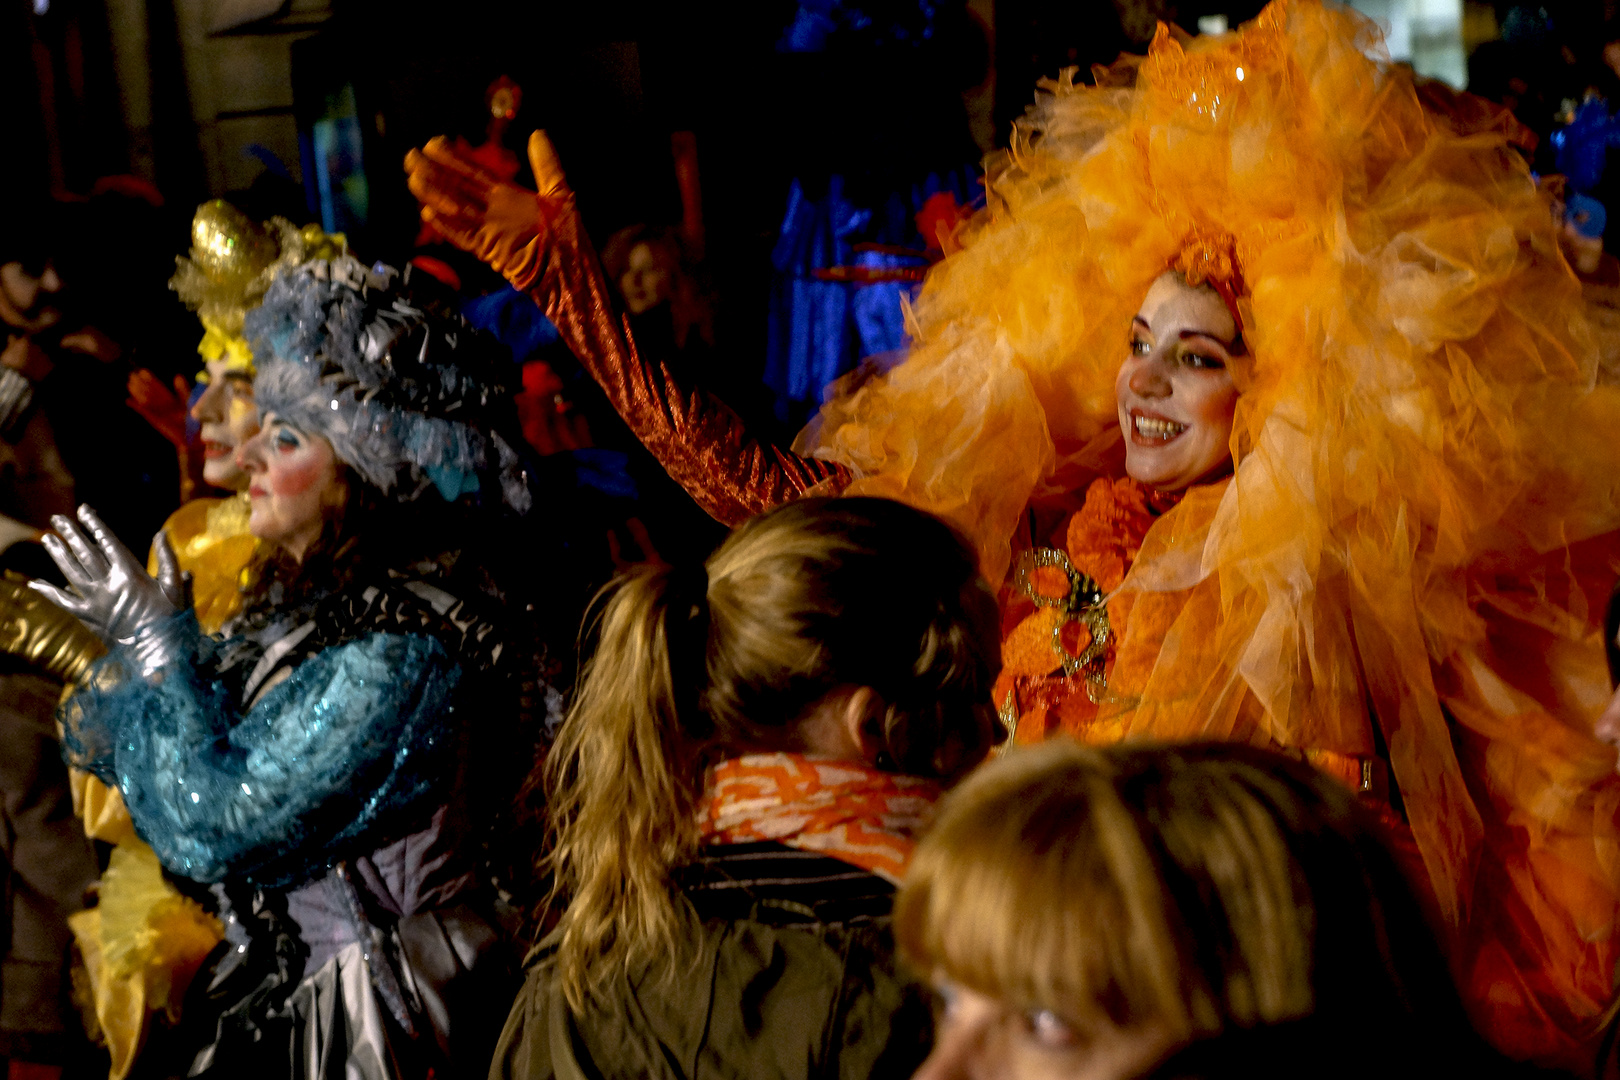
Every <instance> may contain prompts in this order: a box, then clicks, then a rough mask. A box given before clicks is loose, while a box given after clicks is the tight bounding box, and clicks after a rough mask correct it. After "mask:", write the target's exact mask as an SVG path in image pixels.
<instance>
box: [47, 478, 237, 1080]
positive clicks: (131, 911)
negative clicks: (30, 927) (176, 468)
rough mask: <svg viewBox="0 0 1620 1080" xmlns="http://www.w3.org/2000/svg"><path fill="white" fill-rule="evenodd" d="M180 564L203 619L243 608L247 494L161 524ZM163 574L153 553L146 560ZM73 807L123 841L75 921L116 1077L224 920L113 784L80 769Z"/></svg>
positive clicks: (103, 836)
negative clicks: (177, 872) (139, 829)
mask: <svg viewBox="0 0 1620 1080" xmlns="http://www.w3.org/2000/svg"><path fill="white" fill-rule="evenodd" d="M163 528H164V530H165V532H167V533H168V536H169V542H170V543H171V544H172V545H174V553H175V556H176V558H177V560H178V561H179V563H180V569H181V570H183V571H186V572H188V573H190V574H191V576H192V583H191V588H192V598H193V601H194V603H195V605H196V612H197V621H198V622H199V623H200V624H201V625H202V628H203V630H204V631H205V632H207V633H210V634H212V633H218V631H219V628H220V626H221V625H222V624H223V623H224V622H225V620H227V619H229V618H230V617H231V616H232V615H234V614H236V612H237V611H238V610H240V608H241V605H242V598H241V592H240V581H241V576H242V571H243V569H244V568H246V566H247V564H248V562H249V560H250V559H251V558H252V557H253V552H254V550H255V547H256V545H257V543H258V541H257V540H256V539H255V538H254V536H253V534H252V533H250V532H248V500H247V497H246V496H245V495H232V496H229V497H227V498H223V499H193V500H192V501H191V502H188V503H186V504H185V505H184V506H182V507H180V509H179V510H176V511H175V512H174V513H173V514H172V515H170V517H169V520H168V521H166V522H165V523H164V525H163ZM148 562H149V565H148V570H150V571H152V572H154V573H155V572H156V565H155V563H156V557H155V556H151V557H149V559H148ZM72 781H73V796H74V806H75V809H76V810H77V811H78V813H79V816H80V817H81V818H83V819H84V831H85V833H86V835H88V836H90V837H91V838H92V839H96V840H104V841H106V842H108V843H111V844H114V845H116V847H115V848H114V850H113V853H112V861H111V863H110V864H109V865H108V868H107V872H106V873H105V874H104V875H102V879H101V890H100V901H99V903H98V904H97V906H96V907H94V908H91V909H90V910H88V911H84V912H80V913H79V914H78V915H75V916H73V917H72V918H71V919H69V920H68V925H69V926H70V927H71V928H72V929H73V935H74V938H75V940H76V941H77V942H78V945H79V952H80V955H82V956H83V957H84V962H85V972H86V974H87V975H88V976H89V979H90V986H91V991H92V995H93V997H94V1004H95V1011H96V1020H97V1021H98V1023H99V1024H100V1025H101V1034H102V1038H103V1039H104V1040H105V1042H106V1044H107V1050H108V1053H109V1055H110V1056H111V1058H112V1070H111V1074H110V1080H122V1078H123V1077H125V1076H127V1075H128V1074H129V1071H130V1069H131V1068H132V1067H133V1065H134V1063H135V1059H136V1057H137V1055H138V1054H139V1053H140V1049H141V1045H142V1043H143V1042H144V1040H145V1037H146V1030H147V1025H148V1024H149V1022H150V1019H151V1017H152V1015H153V1014H155V1013H158V1012H169V1013H173V1012H174V1011H176V1010H178V1008H179V1006H180V999H181V997H182V996H183V995H184V994H185V989H186V986H187V984H188V983H189V982H190V981H191V976H192V975H193V974H195V973H196V970H197V968H198V966H199V965H200V964H201V963H202V962H203V960H204V959H205V958H206V957H207V955H208V953H209V950H211V949H212V948H213V947H214V946H215V945H216V944H217V943H218V942H219V940H220V938H221V936H222V933H223V931H222V928H221V927H220V925H219V921H218V920H217V919H215V918H214V917H213V916H211V915H209V914H207V913H206V912H205V911H203V910H202V908H200V907H198V906H197V905H196V904H195V903H194V902H193V901H191V900H189V899H187V898H186V897H184V896H182V895H181V894H180V893H179V891H177V890H176V889H175V888H174V886H172V885H170V884H169V883H168V882H166V881H165V880H164V879H163V874H162V869H161V867H159V865H158V861H157V856H156V855H154V854H153V853H152V849H151V848H150V847H148V846H147V845H146V843H145V842H144V841H143V840H141V839H140V838H139V837H137V836H136V835H135V828H134V825H133V823H132V822H131V821H130V818H129V811H128V810H127V809H125V807H124V800H123V798H122V796H120V795H119V793H118V791H117V789H116V788H110V787H108V786H107V785H105V784H103V783H102V782H101V781H100V780H97V779H96V778H95V777H93V776H90V775H89V774H88V773H82V772H77V771H75V772H73V773H72Z"/></svg>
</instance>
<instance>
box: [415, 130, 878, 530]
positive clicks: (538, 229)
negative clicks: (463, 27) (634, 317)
mask: <svg viewBox="0 0 1620 1080" xmlns="http://www.w3.org/2000/svg"><path fill="white" fill-rule="evenodd" d="M529 164H530V166H531V167H532V168H533V169H534V177H535V183H536V184H537V186H538V187H539V190H538V191H530V190H528V189H527V188H522V187H519V186H518V185H516V184H510V183H507V182H505V181H502V180H499V179H497V178H495V177H494V176H491V175H490V174H489V173H487V172H485V171H484V170H482V169H481V168H479V167H478V165H477V163H476V162H474V161H472V160H470V159H468V158H467V157H466V156H465V155H462V154H460V153H458V152H457V150H456V148H455V147H454V146H452V145H451V144H450V143H449V141H448V140H446V139H443V138H437V139H433V140H431V141H429V142H428V144H427V145H426V146H424V147H423V148H422V149H421V150H412V151H411V152H410V153H409V154H408V155H406V157H405V171H406V174H407V183H408V184H409V186H410V189H411V193H412V194H414V195H415V196H416V197H417V199H418V200H420V201H421V203H422V220H423V221H424V222H427V223H428V224H431V225H432V226H433V227H434V228H435V229H437V230H438V231H439V232H440V233H441V234H443V236H444V237H445V239H447V240H448V241H450V242H451V243H452V244H454V245H456V246H457V247H459V248H461V249H462V250H464V251H468V252H471V253H472V254H474V255H476V256H477V257H478V258H480V259H482V260H483V261H484V262H486V263H488V264H489V266H490V267H492V268H493V269H494V270H496V271H497V272H498V273H500V274H501V275H502V276H503V277H505V278H506V280H508V281H510V282H511V283H512V285H513V286H514V287H515V288H518V289H521V290H523V291H524V292H527V293H528V294H529V295H530V296H532V297H533V298H534V301H535V303H536V304H538V305H539V306H540V309H541V310H542V311H544V312H545V313H546V317H547V318H548V319H550V320H551V321H552V323H553V324H554V325H555V326H556V327H557V330H558V332H559V333H560V334H561V335H562V337H563V340H564V341H566V342H567V343H568V347H569V348H570V349H571V350H572V351H573V353H574V355H575V356H576V357H577V358H578V359H579V362H580V363H581V364H583V365H584V367H585V369H586V370H587V371H589V372H590V373H591V376H592V377H593V378H594V379H596V381H597V382H598V383H600V384H601V386H602V389H603V390H604V391H605V392H606V393H607V396H608V400H609V401H611V402H613V407H614V408H615V409H617V410H618V412H619V415H620V416H622V417H623V418H624V420H625V423H627V424H628V425H629V426H630V430H632V431H634V432H635V434H636V437H637V438H638V439H640V440H641V442H642V444H643V445H645V446H646V447H647V449H648V450H649V451H651V452H652V454H653V456H654V457H656V458H657V459H658V460H659V462H660V463H662V464H663V466H664V468H665V469H666V470H668V472H669V475H670V476H671V477H672V478H673V479H674V480H675V481H676V482H677V483H678V484H680V485H681V486H682V487H683V488H685V489H686V490H687V492H688V493H689V494H690V495H691V496H692V498H693V499H695V500H696V501H697V503H698V505H700V506H702V507H703V509H704V510H706V511H707V512H708V513H709V514H710V515H712V516H713V517H714V518H716V519H717V520H719V521H721V522H724V523H725V524H728V525H735V524H738V523H740V522H742V521H745V520H747V519H748V518H750V517H753V516H754V515H755V514H758V513H761V512H762V511H765V510H768V509H770V508H771V507H773V506H777V505H780V504H781V503H784V502H789V501H791V500H793V499H796V498H800V497H802V496H804V495H807V494H810V493H812V492H815V493H825V494H833V493H836V492H837V491H839V490H842V488H843V487H844V486H845V485H846V484H848V482H849V480H850V473H849V470H848V469H846V468H845V467H844V466H843V465H840V464H837V463H836V462H828V461H818V460H815V459H813V458H803V457H800V456H798V455H797V454H794V453H792V452H791V451H789V450H785V449H783V448H781V447H778V446H774V445H771V444H769V443H763V442H761V441H759V440H758V439H756V438H754V437H753V436H752V435H750V434H749V433H748V431H747V429H746V427H745V426H744V425H743V422H742V418H741V417H739V416H738V415H737V414H736V413H735V412H733V411H732V410H731V408H730V407H729V406H728V405H726V404H725V402H723V401H721V400H720V399H719V398H717V397H715V396H714V395H712V394H710V393H708V392H706V391H703V390H695V389H688V388H685V387H682V386H681V385H680V384H679V383H678V382H677V381H676V380H675V378H674V376H673V375H672V374H671V373H670V370H669V367H668V365H666V364H665V363H663V362H662V361H659V360H657V359H652V358H645V357H643V356H641V354H640V353H639V352H638V351H637V349H636V343H635V340H634V338H633V337H632V336H631V334H630V328H629V324H628V322H625V321H623V320H621V319H620V318H618V317H617V316H616V315H615V314H614V311H613V304H612V300H611V298H610V294H609V292H608V288H607V282H606V281H605V280H604V279H603V276H602V268H601V264H600V263H599V262H598V261H597V258H596V252H595V250H594V249H593V248H592V247H591V242H590V239H589V238H588V237H587V236H586V234H585V228H584V226H583V225H582V224H581V222H580V219H579V214H578V212H577V211H576V210H575V208H574V193H573V192H572V191H571V190H570V189H569V187H568V182H567V180H566V179H565V178H564V176H563V170H562V163H561V162H560V161H559V160H558V159H557V152H556V151H555V150H554V149H553V148H552V145H551V140H549V139H547V138H546V136H545V133H544V132H540V131H537V132H535V133H534V134H533V135H531V136H530V137H529Z"/></svg>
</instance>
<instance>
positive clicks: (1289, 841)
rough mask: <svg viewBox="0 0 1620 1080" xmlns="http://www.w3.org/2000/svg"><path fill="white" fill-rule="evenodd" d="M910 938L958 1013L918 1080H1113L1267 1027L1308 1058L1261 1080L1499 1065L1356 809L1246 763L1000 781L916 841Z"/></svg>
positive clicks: (1091, 754) (1092, 766) (1287, 764)
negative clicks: (1373, 1056)
mask: <svg viewBox="0 0 1620 1080" xmlns="http://www.w3.org/2000/svg"><path fill="white" fill-rule="evenodd" d="M895 937H896V940H897V942H898V943H899V947H900V949H901V953H902V955H903V956H904V957H905V958H906V959H907V960H908V961H909V962H910V963H911V964H912V965H914V966H915V968H916V969H917V970H918V971H919V972H922V973H925V974H926V975H927V976H928V977H929V978H930V980H931V981H932V983H933V985H934V987H935V989H936V991H937V995H938V998H939V1001H940V1004H941V1008H940V1014H939V1021H938V1029H937V1033H936V1042H935V1047H934V1051H933V1054H932V1055H931V1056H930V1057H929V1059H928V1061H927V1062H926V1063H925V1064H924V1066H923V1067H922V1069H921V1070H920V1071H919V1072H918V1073H917V1074H916V1076H917V1078H918V1080H946V1078H959V1080H967V1078H972V1080H990V1078H1000V1080H1037V1078H1054V1080H1055V1078H1060V1077H1061V1078H1079V1077H1085V1078H1095V1080H1113V1078H1124V1077H1134V1076H1141V1075H1145V1074H1147V1073H1149V1072H1150V1071H1151V1070H1153V1069H1154V1068H1155V1066H1158V1065H1160V1063H1161V1062H1162V1061H1163V1060H1164V1059H1165V1058H1166V1057H1167V1056H1168V1055H1171V1054H1172V1053H1173V1052H1175V1051H1177V1050H1178V1049H1179V1048H1182V1047H1186V1046H1189V1044H1199V1043H1200V1042H1202V1041H1206V1040H1210V1039H1212V1038H1214V1037H1217V1036H1228V1035H1231V1034H1233V1033H1239V1032H1242V1033H1248V1034H1250V1035H1253V1034H1254V1033H1256V1032H1262V1033H1263V1032H1269V1031H1279V1032H1289V1033H1295V1032H1302V1033H1306V1034H1308V1036H1309V1037H1307V1038H1303V1039H1294V1040H1293V1041H1292V1042H1289V1041H1288V1040H1287V1039H1281V1038H1279V1040H1278V1044H1282V1043H1287V1044H1288V1045H1292V1046H1297V1045H1300V1044H1301V1043H1303V1044H1304V1045H1307V1046H1309V1047H1310V1048H1311V1049H1310V1053H1309V1056H1308V1057H1306V1058H1304V1059H1301V1060H1289V1061H1280V1062H1279V1061H1272V1060H1261V1059H1260V1058H1259V1057H1256V1058H1251V1059H1250V1060H1249V1061H1248V1063H1247V1068H1249V1069H1250V1070H1252V1071H1249V1072H1245V1073H1244V1075H1311V1076H1317V1075H1340V1073H1341V1072H1343V1073H1344V1075H1348V1072H1345V1071H1344V1070H1345V1069H1346V1068H1350V1069H1354V1070H1356V1073H1357V1075H1365V1072H1364V1070H1365V1069H1366V1067H1367V1064H1368V1059H1367V1058H1366V1057H1364V1056H1362V1055H1360V1054H1359V1053H1356V1052H1355V1048H1356V1047H1357V1045H1358V1043H1357V1040H1360V1039H1367V1038H1372V1039H1376V1041H1377V1043H1378V1044H1379V1045H1382V1046H1387V1047H1395V1046H1408V1045H1409V1046H1412V1047H1413V1048H1412V1049H1403V1050H1402V1051H1401V1053H1400V1055H1399V1056H1398V1057H1393V1058H1392V1057H1391V1055H1388V1054H1380V1055H1379V1065H1378V1071H1379V1072H1380V1073H1381V1074H1383V1075H1386V1076H1387V1075H1389V1074H1394V1075H1414V1076H1416V1075H1443V1074H1445V1073H1447V1072H1451V1071H1452V1070H1456V1073H1455V1074H1457V1075H1463V1074H1464V1069H1465V1067H1467V1066H1481V1067H1489V1066H1490V1065H1491V1064H1492V1061H1491V1057H1490V1055H1489V1054H1488V1053H1487V1052H1485V1051H1484V1050H1483V1049H1482V1048H1481V1047H1480V1046H1479V1044H1478V1043H1477V1040H1476V1039H1475V1038H1474V1036H1473V1035H1472V1033H1471V1032H1470V1031H1469V1030H1468V1026H1467V1021H1466V1018H1465V1014H1464V1012H1463V1010H1462V1007H1461V1005H1460V1003H1459V1000H1458V997H1457V994H1456V991H1455V989H1454V987H1453V986H1452V983H1451V981H1450V978H1449V976H1448V974H1447V972H1446V968H1445V965H1444V963H1443V961H1442V960H1441V958H1440V954H1439V951H1438V947H1437V946H1436V944H1435V942H1434V939H1433V937H1432V936H1431V934H1430V931H1429V928H1428V926H1427V924H1426V921H1425V919H1424V917H1423V914H1422V912H1421V911H1420V909H1419V907H1418V905H1417V903H1416V902H1415V900H1414V899H1413V896H1412V894H1411V892H1410V891H1409V889H1408V887H1407V885H1406V883H1405V880H1404V878H1403V877H1402V876H1401V874H1400V872H1399V871H1398V870H1397V868H1396V866H1395V864H1394V863H1393V861H1392V860H1391V857H1390V856H1389V854H1388V853H1387V852H1386V851H1385V849H1384V848H1383V846H1382V844H1381V843H1380V841H1379V840H1378V839H1377V838H1376V837H1375V835H1374V834H1373V832H1372V831H1370V830H1369V829H1368V828H1367V827H1366V826H1365V825H1364V822H1363V817H1362V812H1361V811H1360V810H1359V809H1358V808H1357V807H1355V806H1354V805H1353V799H1352V797H1351V796H1350V794H1349V793H1347V792H1345V791H1344V790H1343V788H1342V787H1341V786H1340V785H1338V784H1336V783H1334V782H1333V781H1330V780H1327V779H1325V778H1324V777H1322V776H1321V774H1319V773H1317V772H1315V771H1314V770H1311V769H1309V768H1308V767H1304V766H1302V765H1300V764H1298V763H1296V762H1293V761H1291V760H1289V759H1286V758H1282V757H1280V756H1278V755H1275V754H1271V753H1268V752H1265V751H1260V750H1255V749H1253V748H1249V747H1242V746H1234V745H1230V744H1201V745H1191V746H1183V747H1179V748H1175V749H1154V748H1134V749H1133V748H1128V747H1117V748H1114V749H1110V750H1094V749H1089V748H1085V747H1082V746H1079V745H1078V744H1075V743H1072V742H1069V741H1066V740H1059V741H1054V742H1050V743H1046V744H1043V745H1042V746H1039V747H1035V748H1031V749H1024V750H1018V751H1015V752H1014V753H1012V754H1010V755H1008V756H1007V757H1005V758H1003V759H1001V760H999V761H997V762H995V763H993V764H991V765H988V766H986V767H985V768H983V769H981V770H979V771H978V772H977V773H975V774H974V775H973V776H972V777H970V778H969V779H968V780H967V781H965V782H964V783H963V784H962V786H961V787H960V788H958V789H957V790H956V791H955V792H953V793H952V795H951V796H950V797H949V798H948V799H947V800H946V802H945V803H944V805H943V806H942V808H941V810H940V813H939V817H938V819H937V821H936V823H935V825H934V826H933V828H932V829H931V830H930V832H929V834H928V836H927V837H926V838H925V839H924V840H923V841H922V842H921V843H920V844H919V845H918V849H917V852H916V855H915V857H914V858H913V860H912V864H911V869H910V872H909V874H908V875H907V878H906V884H905V886H904V888H903V889H902V890H901V892H900V895H899V897H898V899H897V900H896V903H895ZM1254 1045H1260V1046H1261V1047H1262V1048H1261V1049H1260V1050H1259V1051H1257V1054H1259V1055H1264V1054H1265V1053H1267V1052H1269V1046H1270V1045H1271V1044H1264V1043H1260V1044H1254ZM1278 1068H1280V1071H1275V1072H1274V1071H1273V1070H1274V1069H1278ZM1336 1070H1337V1071H1336ZM1164 1075H1200V1073H1199V1071H1198V1070H1196V1069H1193V1070H1190V1071H1188V1072H1186V1073H1185V1074H1184V1073H1182V1072H1181V1071H1178V1070H1177V1069H1175V1068H1171V1069H1170V1070H1169V1071H1168V1072H1166V1073H1164Z"/></svg>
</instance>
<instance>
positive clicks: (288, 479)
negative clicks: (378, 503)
mask: <svg viewBox="0 0 1620 1080" xmlns="http://www.w3.org/2000/svg"><path fill="white" fill-rule="evenodd" d="M236 460H237V464H238V465H239V466H240V467H241V468H242V469H243V470H244V471H246V472H247V474H248V480H249V482H248V498H249V500H250V506H251V508H252V513H251V516H250V517H249V519H248V528H249V530H250V531H251V532H252V533H253V535H254V536H257V537H258V538H259V539H261V540H266V541H269V542H270V543H272V544H275V545H277V546H278V547H280V548H281V549H282V550H283V551H285V552H286V553H287V554H289V555H291V556H292V557H293V558H295V559H299V560H302V559H303V557H304V554H305V552H307V551H308V550H309V548H310V546H311V545H312V544H314V543H315V541H316V540H318V539H319V538H320V535H321V529H322V528H323V527H324V525H325V522H326V515H327V512H328V511H329V510H332V509H336V508H338V507H341V506H342V505H343V500H344V497H345V495H346V493H347V486H346V485H345V483H344V480H343V472H342V469H341V468H340V466H339V462H338V459H337V455H336V454H335V453H333V451H332V444H331V443H329V442H327V441H326V440H325V439H323V438H321V437H320V436H319V435H310V434H307V433H305V432H304V431H302V430H300V429H299V428H297V427H295V426H293V425H292V424H290V423H287V422H286V421H284V420H282V419H281V418H280V417H278V416H277V415H276V414H275V413H266V414H265V415H264V416H263V418H262V425H261V427H260V429H259V432H258V434H256V435H254V436H253V437H252V438H250V439H248V440H247V441H246V442H244V443H243V444H242V445H241V447H240V448H238V450H237V451H236Z"/></svg>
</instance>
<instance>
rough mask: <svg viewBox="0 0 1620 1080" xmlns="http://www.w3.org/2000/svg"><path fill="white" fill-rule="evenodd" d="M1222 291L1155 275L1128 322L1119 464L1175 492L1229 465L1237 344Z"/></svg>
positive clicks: (1120, 385)
mask: <svg viewBox="0 0 1620 1080" xmlns="http://www.w3.org/2000/svg"><path fill="white" fill-rule="evenodd" d="M1236 339H1237V324H1236V323H1235V322H1233V320H1232V314H1231V312H1229V311H1227V310H1226V305H1225V304H1224V303H1222V301H1221V298H1220V295H1219V294H1218V293H1216V292H1215V290H1213V289H1209V288H1196V289H1195V288H1192V287H1191V286H1189V285H1187V284H1186V282H1184V281H1183V280H1182V279H1181V278H1180V277H1179V276H1177V275H1176V274H1173V273H1165V274H1161V275H1160V276H1159V278H1158V280H1156V281H1154V283H1153V286H1152V288H1150V289H1148V292H1147V296H1146V297H1144V298H1143V300H1142V308H1141V310H1140V311H1139V312H1138V313H1137V315H1136V318H1135V319H1133V320H1132V321H1131V336H1130V351H1129V353H1128V354H1127V355H1126V357H1125V362H1124V363H1123V364H1121V365H1120V367H1119V377H1118V379H1117V380H1116V382H1115V391H1116V395H1117V397H1118V399H1119V427H1120V430H1121V431H1122V432H1123V433H1124V435H1125V471H1126V472H1127V473H1129V474H1130V476H1131V478H1132V479H1134V480H1138V481H1140V482H1141V483H1144V484H1147V485H1148V486H1149V487H1154V488H1157V489H1159V490H1160V491H1180V490H1182V489H1183V488H1185V487H1187V486H1188V485H1190V484H1196V483H1198V482H1199V481H1201V480H1208V479H1212V478H1214V477H1216V476H1218V475H1220V474H1221V473H1223V472H1225V471H1226V470H1227V469H1229V468H1230V467H1231V463H1232V451H1231V440H1232V415H1233V412H1234V410H1235V409H1236V407H1237V398H1238V394H1237V389H1236V387H1234V386H1233V385H1232V376H1231V373H1230V372H1228V371H1227V365H1228V364H1229V363H1230V362H1231V360H1232V358H1233V357H1234V356H1236V355H1241V347H1240V346H1238V345H1237V344H1236Z"/></svg>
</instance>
